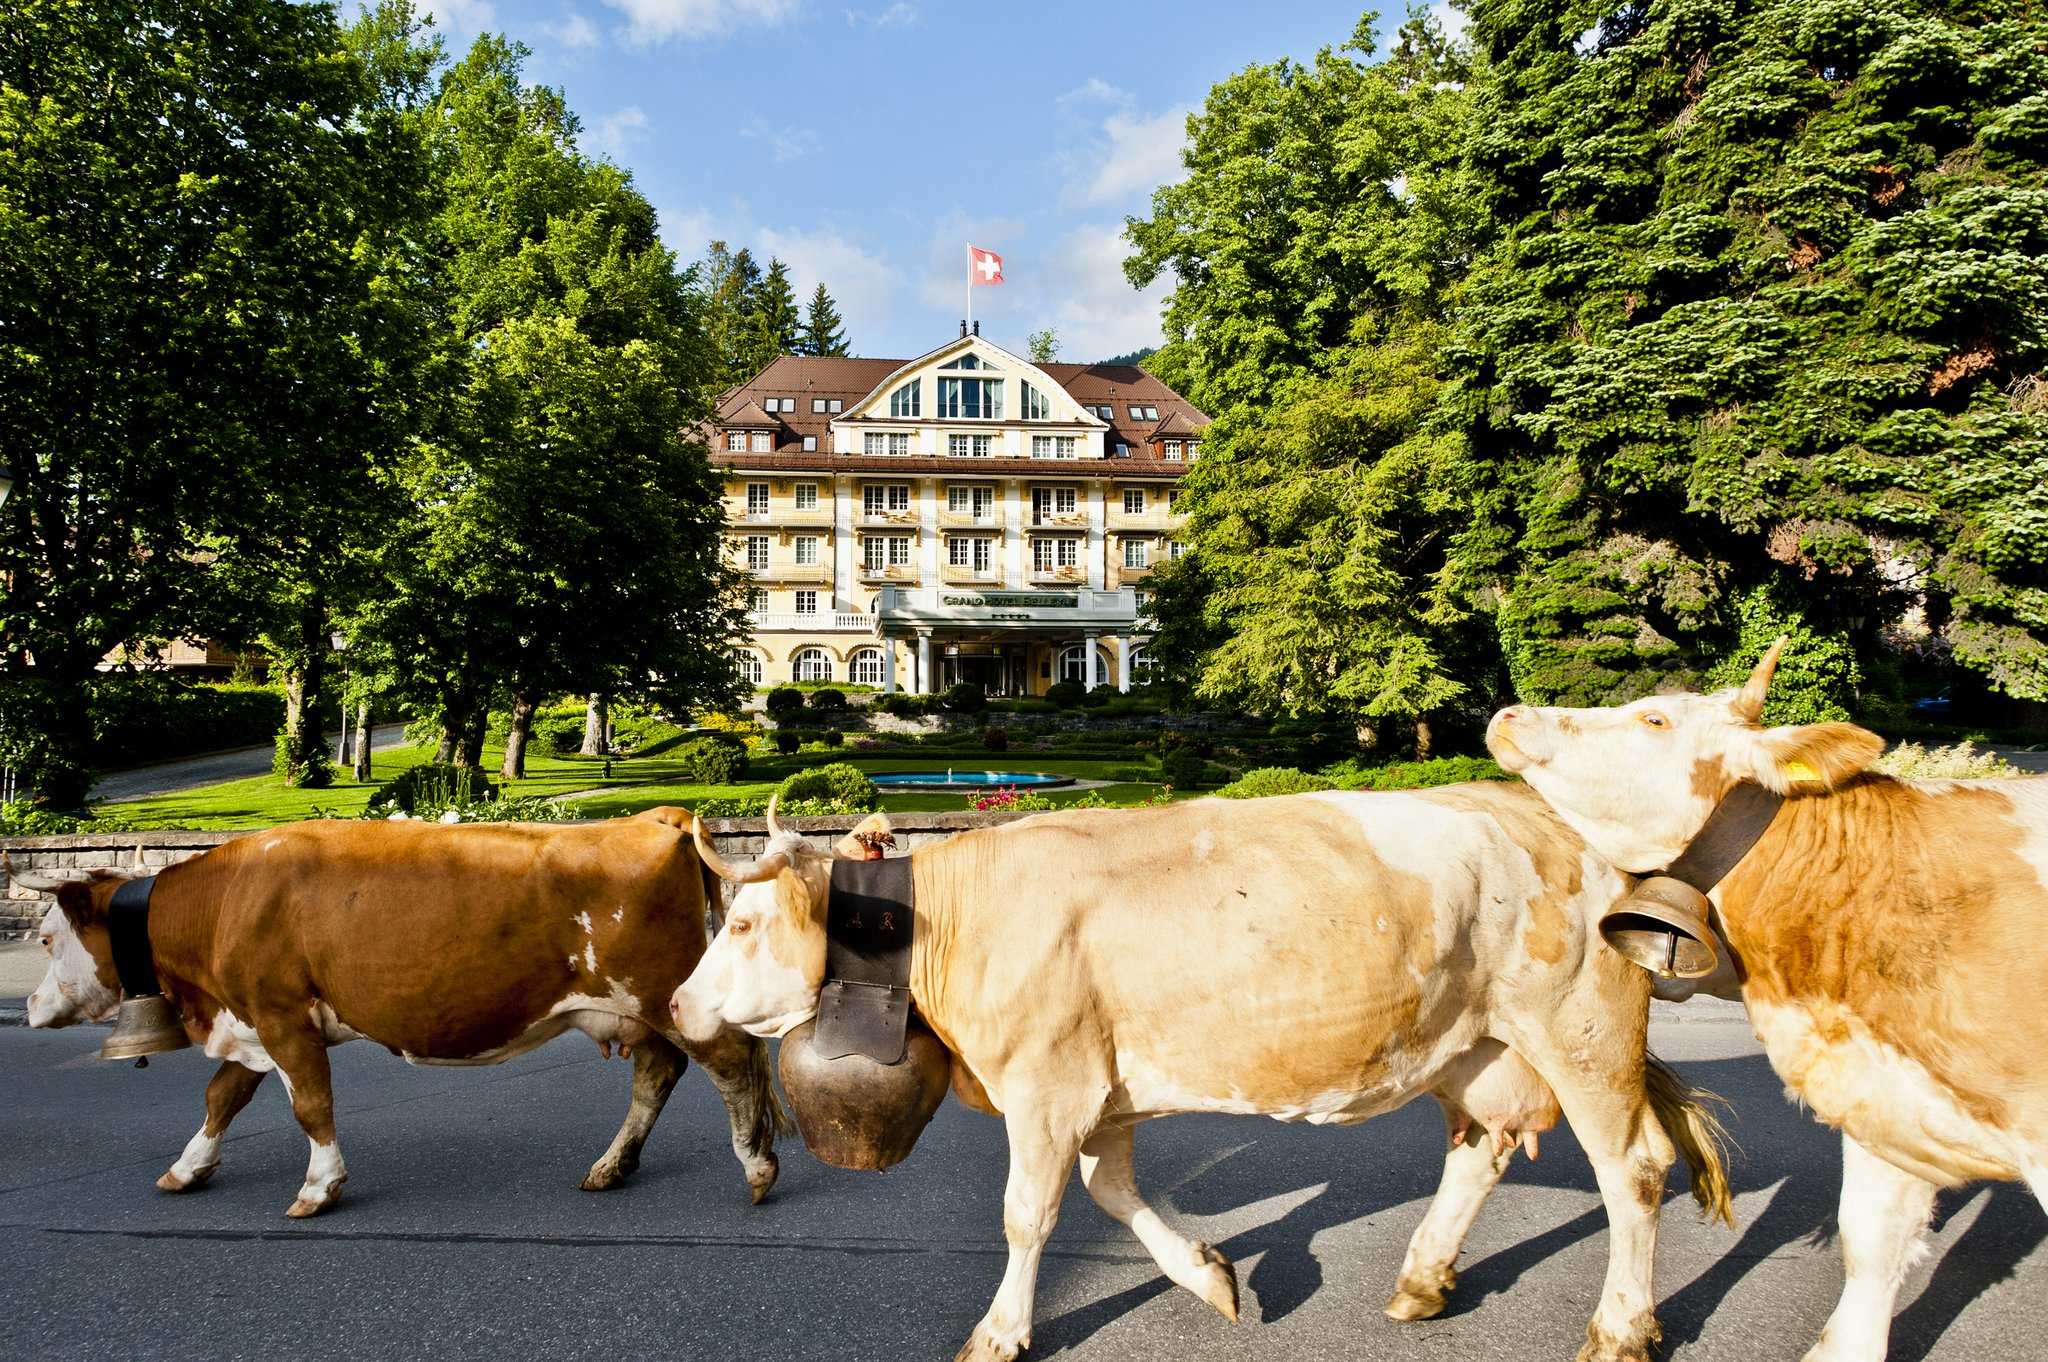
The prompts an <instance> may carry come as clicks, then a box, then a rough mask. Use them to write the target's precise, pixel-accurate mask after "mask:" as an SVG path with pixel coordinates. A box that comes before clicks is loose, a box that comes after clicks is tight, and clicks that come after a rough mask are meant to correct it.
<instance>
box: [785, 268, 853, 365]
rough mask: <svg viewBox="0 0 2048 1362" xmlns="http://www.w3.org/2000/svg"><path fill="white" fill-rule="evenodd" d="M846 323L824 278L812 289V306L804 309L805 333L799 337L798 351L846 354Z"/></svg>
mask: <svg viewBox="0 0 2048 1362" xmlns="http://www.w3.org/2000/svg"><path fill="white" fill-rule="evenodd" d="M846 352H847V350H846V323H845V322H844V321H842V320H841V319H840V316H839V307H838V305H837V304H836V303H834V302H833V301H832V295H831V294H830V293H828V292H827V291H826V289H825V284H824V281H823V280H820V281H819V283H818V286H817V287H816V288H815V289H812V290H811V303H810V306H809V307H807V308H805V309H804V329H803V333H802V334H801V335H800V336H798V337H797V353H798V354H803V355H844V354H845V353H846Z"/></svg>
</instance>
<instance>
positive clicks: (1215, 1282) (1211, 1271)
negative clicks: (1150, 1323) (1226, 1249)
mask: <svg viewBox="0 0 2048 1362" xmlns="http://www.w3.org/2000/svg"><path fill="white" fill-rule="evenodd" d="M1195 1252H1196V1253H1197V1254H1198V1255H1200V1257H1201V1260H1202V1265H1201V1267H1200V1268H1198V1269H1196V1272H1195V1276H1194V1278H1193V1280H1191V1281H1189V1282H1188V1283H1187V1287H1188V1289H1189V1290H1190V1291H1192V1292H1194V1293H1195V1294H1196V1295H1197V1296H1200V1297H1201V1298H1202V1299H1203V1300H1205V1301H1207V1302H1209V1304H1210V1305H1211V1306H1213V1307H1214V1308H1215V1310H1216V1313H1217V1314H1219V1315H1221V1316H1223V1318H1225V1319H1227V1320H1229V1321H1230V1322H1231V1323H1232V1324H1235V1323H1237V1268H1236V1267H1234V1266H1232V1264H1231V1261H1230V1260H1229V1259H1228V1258H1226V1257H1224V1256H1223V1255H1222V1254H1221V1253H1219V1252H1217V1251H1216V1250H1215V1249H1213V1248H1211V1247H1209V1246H1208V1245H1207V1244H1204V1243H1199V1242H1198V1243H1196V1245H1195Z"/></svg>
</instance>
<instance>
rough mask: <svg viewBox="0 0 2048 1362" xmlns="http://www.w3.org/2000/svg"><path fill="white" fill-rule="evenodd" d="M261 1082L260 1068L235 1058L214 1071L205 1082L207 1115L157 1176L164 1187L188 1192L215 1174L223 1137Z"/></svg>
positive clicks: (161, 1186) (167, 1189)
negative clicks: (171, 1161) (241, 1062)
mask: <svg viewBox="0 0 2048 1362" xmlns="http://www.w3.org/2000/svg"><path fill="white" fill-rule="evenodd" d="M262 1082H263V1071H262V1070H261V1069H249V1068H244V1067H243V1066H242V1065H240V1064H237V1063H235V1061H233V1060H232V1059H230V1060H228V1061H226V1062H225V1063H223V1064H222V1065H221V1066H220V1068H218V1069H216V1070H215V1071H214V1075H213V1080H212V1081H211V1082H209V1083H208V1084H207V1085H206V1119H205V1120H204V1121H202V1122H201V1123H200V1125H199V1133H198V1134H197V1135H194V1136H193V1137H192V1138H191V1139H190V1140H189V1141H187V1142H186V1144H185V1152H184V1153H182V1154H180V1155H178V1161H177V1162H176V1163H174V1164H172V1165H171V1166H170V1169H169V1171H167V1172H166V1173H165V1174H164V1175H163V1176H162V1177H160V1178H158V1179H157V1180H156V1185H157V1186H158V1187H159V1188H160V1189H161V1190H163V1191H166V1192H189V1191H191V1190H192V1189H193V1188H194V1187H198V1186H201V1185H202V1184H204V1183H205V1181H206V1180H207V1179H208V1178H210V1177H212V1176H213V1170H214V1169H216V1168H218V1167H220V1137H221V1136H222V1135H224V1134H226V1133H227V1128H228V1122H230V1121H232V1120H234V1119H235V1114H236V1113H237V1112H239V1111H240V1110H241V1109H242V1108H243V1107H246V1106H248V1105H249V1099H250V1098H251V1097H254V1096H255V1095H256V1088H257V1085H259V1084H260V1083H262Z"/></svg>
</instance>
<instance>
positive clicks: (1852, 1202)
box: [1806, 1135, 1934, 1362]
mask: <svg viewBox="0 0 2048 1362" xmlns="http://www.w3.org/2000/svg"><path fill="white" fill-rule="evenodd" d="M1933 1214H1934V1184H1933V1183H1931V1182H1929V1181H1927V1179H1925V1178H1921V1177H1916V1176H1914V1175H1913V1174H1911V1173H1908V1172H1906V1171H1905V1170H1904V1169H1902V1168H1896V1167H1893V1166H1892V1165H1891V1164H1889V1163H1886V1162H1885V1161H1884V1160H1883V1159H1880V1158H1879V1157H1877V1155H1875V1154H1873V1153H1871V1152H1870V1151H1869V1150H1867V1149H1865V1148H1864V1147H1863V1146H1862V1145H1860V1144H1858V1143H1856V1141H1854V1140H1852V1139H1850V1138H1849V1137H1848V1136H1847V1135H1844V1136H1843V1137H1842V1204H1841V1209H1840V1212H1839V1220H1840V1222H1841V1232H1842V1266H1843V1268H1844V1270H1845V1271H1846V1273H1847V1280H1846V1281H1844V1282H1843V1284H1842V1299H1841V1300H1840V1301H1838V1302H1836V1304H1835V1312H1834V1314H1832V1315H1830V1316H1828V1325H1827V1328H1825V1329H1823V1330H1822V1331H1821V1335H1820V1342H1818V1343H1816V1344H1814V1346H1813V1351H1812V1352H1810V1353H1808V1354H1807V1355H1806V1362H1884V1355H1885V1349H1886V1348H1887V1347H1888V1346H1889V1345H1890V1341H1891V1331H1892V1309H1893V1307H1894V1306H1895V1305H1896V1304H1897V1303H1898V1297H1899V1287H1900V1285H1901V1284H1903V1283H1904V1282H1905V1280H1906V1273H1908V1272H1909V1271H1911V1270H1912V1267H1913V1264H1915V1263H1917V1262H1919V1261H1920V1259H1921V1258H1922V1257H1924V1256H1925V1255H1926V1252H1927V1246H1926V1244H1925V1243H1923V1242H1922V1240H1921V1235H1922V1233H1923V1232H1924V1231H1925V1230H1926V1229H1927V1222H1928V1219H1929V1217H1931V1216H1932V1215H1933Z"/></svg>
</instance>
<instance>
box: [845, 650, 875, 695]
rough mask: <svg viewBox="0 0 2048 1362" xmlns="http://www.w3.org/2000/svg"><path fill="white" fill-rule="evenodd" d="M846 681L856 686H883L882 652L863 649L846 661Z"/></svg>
mask: <svg viewBox="0 0 2048 1362" xmlns="http://www.w3.org/2000/svg"><path fill="white" fill-rule="evenodd" d="M846 679H847V680H849V681H851V682H853V684H854V685H856V686H879V685H881V684H882V650H881V649H880V648H862V649H861V650H860V651H859V652H857V653H855V654H854V655H853V656H852V657H850V658H848V659H847V661H846Z"/></svg>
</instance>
